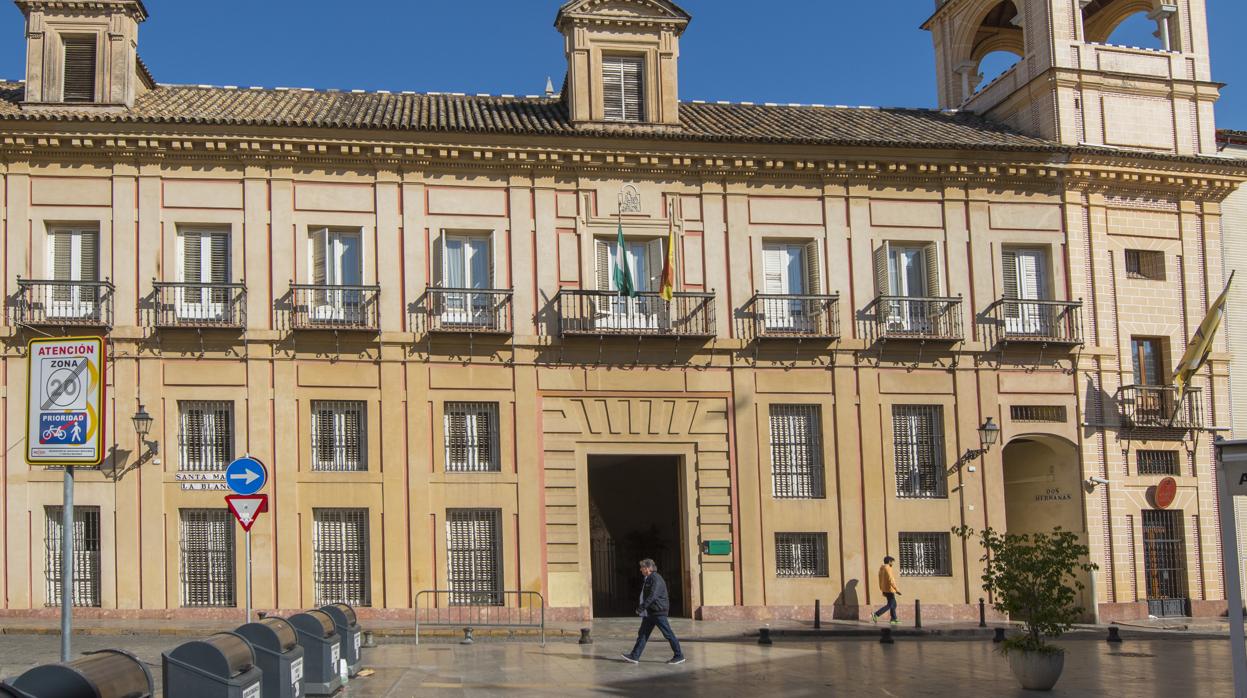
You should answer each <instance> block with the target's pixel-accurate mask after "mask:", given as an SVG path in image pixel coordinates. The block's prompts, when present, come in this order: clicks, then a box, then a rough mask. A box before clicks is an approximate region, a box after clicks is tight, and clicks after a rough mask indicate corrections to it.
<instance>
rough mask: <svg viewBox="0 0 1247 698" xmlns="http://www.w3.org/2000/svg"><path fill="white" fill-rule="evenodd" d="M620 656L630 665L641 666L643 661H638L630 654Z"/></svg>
mask: <svg viewBox="0 0 1247 698" xmlns="http://www.w3.org/2000/svg"><path fill="white" fill-rule="evenodd" d="M619 656H620V657H623V660H624V661H625V662H627V663H629V664H640V663H641V660H639V659H637V658H636V657H633V656H632V655H630V654H628V653H627V652H625V653H623V654H621V655H619Z"/></svg>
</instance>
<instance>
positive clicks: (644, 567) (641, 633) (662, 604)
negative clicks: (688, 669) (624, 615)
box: [623, 558, 684, 664]
mask: <svg viewBox="0 0 1247 698" xmlns="http://www.w3.org/2000/svg"><path fill="white" fill-rule="evenodd" d="M640 564H641V576H643V577H644V578H645V581H644V582H643V583H642V584H641V602H640V605H639V606H637V608H636V612H637V615H638V616H641V629H640V630H638V631H637V634H636V644H635V645H633V646H632V651H631V652H628V653H627V654H625V655H623V658H624V661H626V662H628V663H629V664H639V663H640V661H641V653H642V652H644V651H645V643H646V642H649V636H650V633H652V632H654V627H655V626H657V627H658V630H659V631H661V632H662V636H663V637H664V638H666V639H667V642H669V643H671V651H672V652H674V653H675V654H674V656H672V657H671V659H668V660H667V663H668V664H683V663H684V652H683V651H682V650H681V649H680V640H679V639H678V638H677V637H676V636H675V632H674V631H672V630H671V623H670V622H669V621H668V620H667V614H668V613H671V599H670V598H668V597H667V583H666V582H665V581H663V578H662V575H660V574H658V565H655V564H654V561H653V560H651V559H649V558H646V559H644V560H641V563H640Z"/></svg>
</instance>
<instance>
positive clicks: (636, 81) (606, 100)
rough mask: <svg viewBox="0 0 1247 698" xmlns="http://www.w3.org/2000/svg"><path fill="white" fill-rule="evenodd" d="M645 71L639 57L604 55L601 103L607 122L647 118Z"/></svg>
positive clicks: (642, 61) (642, 60) (641, 59)
mask: <svg viewBox="0 0 1247 698" xmlns="http://www.w3.org/2000/svg"><path fill="white" fill-rule="evenodd" d="M644 73H645V68H644V59H643V58H641V57H640V56H603V57H602V106H603V107H604V109H605V117H606V120H607V121H641V120H643V119H644V118H645V95H644V82H645V81H644V78H643V75H644Z"/></svg>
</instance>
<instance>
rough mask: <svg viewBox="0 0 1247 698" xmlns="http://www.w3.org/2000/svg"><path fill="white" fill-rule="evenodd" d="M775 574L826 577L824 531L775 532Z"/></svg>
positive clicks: (825, 537) (825, 539) (825, 538)
mask: <svg viewBox="0 0 1247 698" xmlns="http://www.w3.org/2000/svg"><path fill="white" fill-rule="evenodd" d="M775 574H776V575H777V576H779V577H826V576H827V534H826V533H776V534H775Z"/></svg>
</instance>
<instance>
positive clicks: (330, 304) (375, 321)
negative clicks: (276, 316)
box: [290, 284, 381, 332]
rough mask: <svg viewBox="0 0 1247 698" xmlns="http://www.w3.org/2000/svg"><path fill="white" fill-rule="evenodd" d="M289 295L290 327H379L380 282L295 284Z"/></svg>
mask: <svg viewBox="0 0 1247 698" xmlns="http://www.w3.org/2000/svg"><path fill="white" fill-rule="evenodd" d="M290 296H291V308H290V328H291V329H295V330H363V331H369V332H375V331H377V330H379V329H380V307H379V305H380V300H381V287H380V286H336V285H332V284H294V285H292V286H291V287H290Z"/></svg>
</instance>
